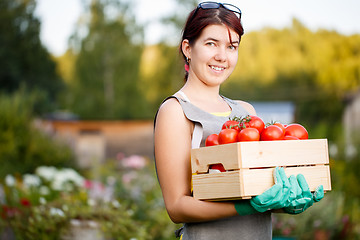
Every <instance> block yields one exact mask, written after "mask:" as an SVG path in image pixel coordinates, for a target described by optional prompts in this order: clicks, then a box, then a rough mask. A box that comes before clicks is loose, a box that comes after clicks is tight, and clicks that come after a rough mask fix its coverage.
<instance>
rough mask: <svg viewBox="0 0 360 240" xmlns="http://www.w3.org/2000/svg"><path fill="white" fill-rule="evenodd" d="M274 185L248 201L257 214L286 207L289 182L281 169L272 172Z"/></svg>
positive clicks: (288, 195)
mask: <svg viewBox="0 0 360 240" xmlns="http://www.w3.org/2000/svg"><path fill="white" fill-rule="evenodd" d="M273 175H274V181H275V184H274V185H273V186H272V187H271V188H269V189H268V190H266V191H265V192H264V193H262V194H261V195H258V196H256V197H253V198H251V199H250V204H251V206H253V208H255V209H256V211H258V212H265V211H268V210H271V209H280V208H284V207H287V206H288V204H289V197H290V187H291V185H290V182H289V179H288V178H287V176H286V174H285V171H284V169H283V168H278V167H276V168H275V170H274V174H273Z"/></svg>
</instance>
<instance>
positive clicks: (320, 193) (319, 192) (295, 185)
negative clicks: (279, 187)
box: [284, 174, 324, 214]
mask: <svg viewBox="0 0 360 240" xmlns="http://www.w3.org/2000/svg"><path fill="white" fill-rule="evenodd" d="M289 182H290V184H291V188H290V189H291V190H290V192H291V193H290V198H289V204H288V206H286V207H284V211H285V212H287V213H290V214H299V213H302V212H304V211H305V210H306V209H308V208H309V207H311V206H312V205H313V203H314V202H318V201H320V200H321V199H322V198H323V197H324V188H323V186H322V185H320V186H319V187H317V188H316V190H315V192H314V193H313V194H312V193H311V192H310V189H309V186H308V184H307V182H306V180H305V177H304V175H302V174H298V175H297V178H295V176H294V175H291V176H290V177H289Z"/></svg>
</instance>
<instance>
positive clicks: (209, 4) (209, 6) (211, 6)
mask: <svg viewBox="0 0 360 240" xmlns="http://www.w3.org/2000/svg"><path fill="white" fill-rule="evenodd" d="M199 6H200V7H201V8H202V9H214V8H219V7H220V4H219V3H216V2H203V3H200V4H199Z"/></svg>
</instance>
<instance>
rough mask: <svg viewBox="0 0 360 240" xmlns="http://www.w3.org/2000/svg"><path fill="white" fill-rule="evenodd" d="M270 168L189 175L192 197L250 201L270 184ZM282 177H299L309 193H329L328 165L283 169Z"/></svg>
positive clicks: (271, 183)
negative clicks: (319, 191)
mask: <svg viewBox="0 0 360 240" xmlns="http://www.w3.org/2000/svg"><path fill="white" fill-rule="evenodd" d="M273 171H274V168H264V169H241V170H237V171H230V172H223V173H212V174H198V175H193V190H194V197H195V198H197V199H201V200H211V201H219V200H224V199H226V200H231V199H244V198H250V197H251V196H256V195H259V194H261V193H263V192H264V191H265V190H266V189H268V188H270V187H271V186H272V185H273V184H274V180H273ZM285 172H286V175H287V176H288V177H289V176H290V175H297V174H299V173H301V174H303V175H304V176H305V178H306V180H307V183H308V184H309V188H310V190H311V191H314V190H315V188H316V187H317V186H319V185H323V187H324V190H325V191H330V190H331V181H330V168H329V166H328V165H318V166H306V167H287V168H285Z"/></svg>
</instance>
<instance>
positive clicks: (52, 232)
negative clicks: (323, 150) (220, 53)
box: [0, 0, 360, 239]
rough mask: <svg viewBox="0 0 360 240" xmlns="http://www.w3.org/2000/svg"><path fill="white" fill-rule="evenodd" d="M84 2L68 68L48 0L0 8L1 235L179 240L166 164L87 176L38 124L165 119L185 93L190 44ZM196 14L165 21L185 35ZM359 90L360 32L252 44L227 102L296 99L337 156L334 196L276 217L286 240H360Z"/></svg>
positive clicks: (300, 116)
mask: <svg viewBox="0 0 360 240" xmlns="http://www.w3.org/2000/svg"><path fill="white" fill-rule="evenodd" d="M84 4H85V5H86V13H85V14H84V16H82V18H81V21H79V24H78V25H77V28H76V30H75V31H74V33H73V35H72V36H71V38H70V39H69V47H68V50H67V51H66V53H65V54H64V55H62V56H57V57H55V56H52V55H51V54H50V53H49V52H48V50H47V49H46V48H45V47H44V46H43V44H42V42H41V41H40V38H39V32H40V24H41V22H40V21H39V20H38V19H37V18H36V17H35V16H34V9H35V7H36V1H34V0H16V1H14V0H0V66H1V67H0V165H1V167H0V182H1V188H0V204H1V209H0V213H1V222H0V232H1V234H2V235H1V237H2V238H4V239H15V237H16V239H69V236H71V234H73V233H72V232H71V231H72V230H70V229H72V228H71V227H73V226H83V224H85V225H86V227H90V228H91V229H97V230H96V231H97V233H99V234H100V235H101V236H102V238H103V239H173V231H174V230H175V229H176V228H177V227H178V226H177V225H174V224H172V223H171V221H170V219H169V218H168V216H167V214H166V212H165V210H164V205H163V202H162V197H161V192H160V189H159V186H158V184H157V179H156V175H155V170H154V159H153V158H152V157H149V156H141V155H136V154H135V155H124V154H123V153H121V152H119V153H118V154H117V155H115V156H114V157H112V158H109V159H106V161H105V162H104V163H103V164H101V165H98V166H96V171H94V169H91V168H82V167H81V166H79V164H78V162H77V161H76V155H75V154H74V152H73V151H72V150H71V148H70V147H69V146H68V145H67V144H65V143H64V142H61V141H59V140H58V139H55V138H53V137H51V135H49V134H47V133H46V131H43V129H41V128H39V127H38V125H37V124H36V123H38V120H39V119H40V120H44V119H51V118H53V117H54V116H59V114H60V116H67V118H66V119H67V120H81V121H90V120H91V121H94V120H96V121H100V122H101V121H114V120H117V121H138V120H143V121H152V119H153V117H154V113H155V112H156V110H157V108H158V106H159V104H160V103H161V101H162V100H163V99H164V98H165V97H166V96H168V95H170V94H172V93H173V92H174V91H176V90H177V89H178V88H179V87H180V86H181V85H182V84H183V74H184V69H183V62H182V60H181V57H180V55H179V53H178V49H177V46H176V45H174V44H171V43H170V42H169V41H167V39H166V38H164V40H163V41H162V42H160V43H158V44H156V45H151V46H149V45H146V44H145V43H144V28H145V27H146V26H141V25H139V24H137V22H136V21H135V20H134V16H133V11H132V9H131V4H129V3H127V2H125V1H120V0H97V1H90V2H86V1H84ZM178 4H179V7H180V6H181V7H182V8H184V9H191V8H192V7H194V6H196V4H195V1H191V0H178ZM184 17H185V16H184V15H177V14H175V13H174V15H173V16H171V17H168V18H164V19H162V20H163V23H164V24H168V25H169V26H171V27H172V28H174V29H178V31H180V29H181V28H180V27H181V25H182V23H183V22H184ZM359 86H360V35H359V34H354V35H342V34H339V33H337V32H335V31H329V30H318V31H316V32H314V31H311V30H309V29H308V28H307V27H306V26H304V25H303V24H302V23H301V22H300V21H298V20H297V19H293V22H292V25H291V26H289V27H286V28H283V29H275V28H270V27H268V28H264V29H261V30H258V31H253V32H249V33H246V34H245V35H244V37H243V39H242V42H241V45H240V49H239V62H238V67H237V68H236V70H235V72H234V74H233V75H232V76H231V79H229V80H228V81H227V82H226V83H225V84H224V86H223V88H222V89H221V91H222V94H224V95H226V96H228V97H230V98H234V99H242V100H246V101H250V102H256V101H261V102H267V101H271V102H278V101H289V102H292V103H293V104H294V106H295V120H296V122H298V123H301V124H303V125H304V126H305V127H306V128H307V129H308V130H309V137H310V138H327V139H328V141H329V146H330V164H331V175H332V188H333V191H331V192H329V193H327V194H326V195H325V196H326V197H325V199H323V200H322V201H321V202H319V203H317V204H315V205H314V206H313V207H312V208H311V209H310V210H308V211H306V212H305V213H303V214H301V215H298V216H291V215H281V214H277V215H274V218H273V221H274V225H273V226H274V236H283V237H288V238H293V239H360V203H359V200H360V187H359V184H360V178H359V177H360V176H359V172H360V152H359V149H360V148H359V147H360V139H359V137H358V136H359V135H360V134H359V133H360V126H359V124H356V123H359V122H360V119H359V111H360V108H359V105H356V104H358V100H359V95H360V91H359ZM354 106H355V107H354ZM349 108H352V109H353V110H354V111H350V112H352V113H351V114H349V115H346V114H345V113H346V112H349ZM345 115H346V117H345ZM69 116H70V119H69V118H68V117H69ZM345 119H346V121H345ZM354 123H355V124H354ZM345 133H346V134H345ZM139 147H141V146H139ZM70 239H71V237H70Z"/></svg>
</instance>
